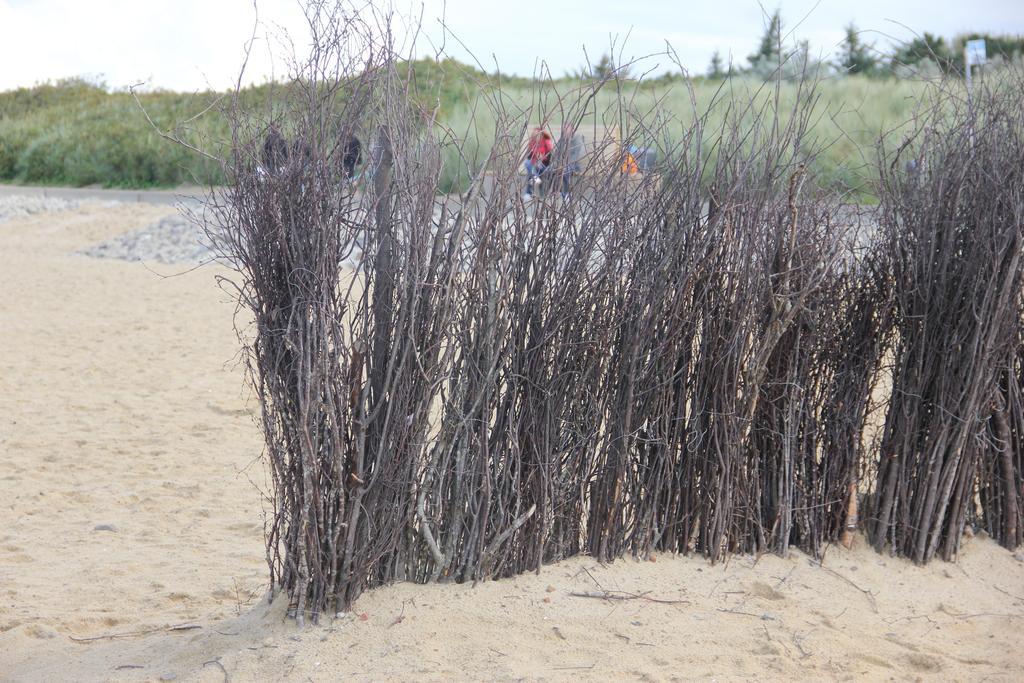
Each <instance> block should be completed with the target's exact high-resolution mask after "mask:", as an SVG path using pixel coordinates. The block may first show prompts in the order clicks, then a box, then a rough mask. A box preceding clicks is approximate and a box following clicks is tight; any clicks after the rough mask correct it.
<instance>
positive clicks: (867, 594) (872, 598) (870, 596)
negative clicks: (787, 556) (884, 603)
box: [811, 560, 878, 614]
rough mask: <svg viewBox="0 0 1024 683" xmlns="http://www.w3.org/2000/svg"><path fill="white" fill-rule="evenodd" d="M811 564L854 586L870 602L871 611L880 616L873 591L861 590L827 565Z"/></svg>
mask: <svg viewBox="0 0 1024 683" xmlns="http://www.w3.org/2000/svg"><path fill="white" fill-rule="evenodd" d="M811 563H812V564H817V565H818V566H819V567H821V568H822V569H824V570H825V571H827V572H828V573H830V574H832V575H834V576H838V577H839V578H840V579H842V580H843V581H845V582H846V583H848V584H850V585H851V586H853V587H854V588H856V589H857V590H859V591H860V592H861V593H863V594H864V595H865V597H867V599H868V602H870V603H871V609H872V610H873V611H874V613H875V614H878V602H877V601H876V600H875V594H874V593H872V592H871V591H869V590H867V589H866V588H861V587H860V586H858V585H857V584H855V583H854V582H853V581H851V580H850V579H848V578H846V577H845V576H843V575H842V574H840V573H839V572H837V571H836V570H834V569H830V568H829V567H826V566H825V565H823V564H820V563H818V562H814V561H813V560H812V562H811Z"/></svg>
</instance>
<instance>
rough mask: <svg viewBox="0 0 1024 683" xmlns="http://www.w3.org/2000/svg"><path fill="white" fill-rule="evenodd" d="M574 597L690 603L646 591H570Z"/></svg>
mask: <svg viewBox="0 0 1024 683" xmlns="http://www.w3.org/2000/svg"><path fill="white" fill-rule="evenodd" d="M569 595H571V596H572V597H574V598H598V599H600V600H647V601H648V602H657V603H659V604H662V605H689V604H690V601H689V600H666V599H664V598H652V597H650V596H649V595H647V594H646V593H627V592H625V591H602V592H600V593H597V592H590V591H587V592H575V591H574V592H572V593H569Z"/></svg>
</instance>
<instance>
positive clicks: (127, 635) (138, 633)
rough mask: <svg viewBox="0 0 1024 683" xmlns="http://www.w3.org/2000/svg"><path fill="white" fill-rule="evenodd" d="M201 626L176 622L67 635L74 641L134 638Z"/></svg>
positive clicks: (85, 641)
mask: <svg viewBox="0 0 1024 683" xmlns="http://www.w3.org/2000/svg"><path fill="white" fill-rule="evenodd" d="M199 628H202V626H200V625H199V624H177V625H175V626H165V627H161V628H148V629H144V630H142V631H125V632H124V633H107V634H105V635H102V636H89V637H88V638H76V637H75V636H68V638H70V639H71V640H73V641H75V642H76V643H87V642H90V641H93V640H112V639H114V638H135V637H137V636H148V635H150V634H153V633H160V632H162V631H163V632H166V633H171V632H173V631H191V630H193V629H199Z"/></svg>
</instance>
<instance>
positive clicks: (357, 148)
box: [341, 135, 363, 180]
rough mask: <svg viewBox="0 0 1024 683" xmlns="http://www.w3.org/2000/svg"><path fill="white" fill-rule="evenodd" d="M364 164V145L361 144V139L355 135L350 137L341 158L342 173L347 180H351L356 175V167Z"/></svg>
mask: <svg viewBox="0 0 1024 683" xmlns="http://www.w3.org/2000/svg"><path fill="white" fill-rule="evenodd" d="M362 162H363V143H361V142H359V138H357V137H356V136H355V135H350V136H349V138H348V142H346V143H345V150H344V152H343V153H342V156H341V171H342V173H344V175H345V178H347V179H349V180H351V179H352V178H353V177H354V176H355V174H356V166H358V165H359V164H361V163H362Z"/></svg>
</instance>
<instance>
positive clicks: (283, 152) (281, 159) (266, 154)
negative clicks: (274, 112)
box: [262, 126, 288, 174]
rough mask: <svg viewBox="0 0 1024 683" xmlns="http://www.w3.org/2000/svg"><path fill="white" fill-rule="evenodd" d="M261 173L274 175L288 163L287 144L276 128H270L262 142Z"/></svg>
mask: <svg viewBox="0 0 1024 683" xmlns="http://www.w3.org/2000/svg"><path fill="white" fill-rule="evenodd" d="M262 161H263V169H262V170H263V172H264V173H268V174H275V173H278V172H280V171H281V170H282V169H283V168H284V167H285V165H286V164H287V163H288V143H287V142H285V139H284V137H283V136H282V135H281V131H280V130H278V129H277V126H271V127H270V130H269V131H268V132H267V137H266V138H264V140H263V159H262Z"/></svg>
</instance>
